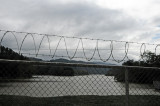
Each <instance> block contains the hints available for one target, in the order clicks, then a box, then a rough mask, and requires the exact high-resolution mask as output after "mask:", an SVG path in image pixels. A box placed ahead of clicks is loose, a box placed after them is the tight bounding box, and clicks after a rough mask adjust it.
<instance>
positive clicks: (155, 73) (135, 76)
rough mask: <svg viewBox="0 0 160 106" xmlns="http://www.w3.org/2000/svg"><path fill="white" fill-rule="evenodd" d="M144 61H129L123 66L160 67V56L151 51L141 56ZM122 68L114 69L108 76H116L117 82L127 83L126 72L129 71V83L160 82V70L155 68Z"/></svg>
mask: <svg viewBox="0 0 160 106" xmlns="http://www.w3.org/2000/svg"><path fill="white" fill-rule="evenodd" d="M141 58H142V59H143V61H134V60H128V61H126V62H124V63H123V64H122V65H125V66H140V67H160V61H159V60H160V55H156V54H155V53H152V52H150V51H147V52H144V53H143V55H141ZM140 67H139V68H121V69H112V70H110V71H109V72H108V75H113V76H115V80H117V81H120V82H124V81H125V70H126V69H127V70H128V78H129V82H134V83H153V81H155V80H160V70H159V69H154V68H140Z"/></svg>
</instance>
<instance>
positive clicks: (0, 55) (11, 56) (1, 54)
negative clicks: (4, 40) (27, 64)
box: [0, 46, 29, 60]
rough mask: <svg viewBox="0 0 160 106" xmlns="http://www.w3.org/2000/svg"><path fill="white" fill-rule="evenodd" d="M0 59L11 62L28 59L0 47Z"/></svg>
mask: <svg viewBox="0 0 160 106" xmlns="http://www.w3.org/2000/svg"><path fill="white" fill-rule="evenodd" d="M0 59H11V60H29V58H28V57H25V56H23V55H20V54H18V53H16V52H15V51H13V50H12V49H10V48H7V47H4V46H1V52H0Z"/></svg>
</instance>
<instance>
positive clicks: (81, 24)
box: [0, 0, 160, 43]
mask: <svg viewBox="0 0 160 106" xmlns="http://www.w3.org/2000/svg"><path fill="white" fill-rule="evenodd" d="M0 29H4V30H15V31H25V32H37V33H47V34H57V35H64V36H78V37H89V38H101V39H108V40H123V41H131V42H132V41H137V42H148V43H159V40H160V0H0Z"/></svg>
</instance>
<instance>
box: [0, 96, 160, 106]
mask: <svg viewBox="0 0 160 106" xmlns="http://www.w3.org/2000/svg"><path fill="white" fill-rule="evenodd" d="M0 106H125V96H120V95H119V96H118V95H117V96H93V95H90V96H89V95H86V96H85V95H83V96H61V97H28V96H12V95H1V96H0ZM129 106H160V96H154V95H130V96H129Z"/></svg>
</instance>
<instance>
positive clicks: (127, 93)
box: [125, 67, 129, 106]
mask: <svg viewBox="0 0 160 106" xmlns="http://www.w3.org/2000/svg"><path fill="white" fill-rule="evenodd" d="M125 90H126V91H125V93H126V95H125V106H129V81H128V69H127V68H126V67H125Z"/></svg>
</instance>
